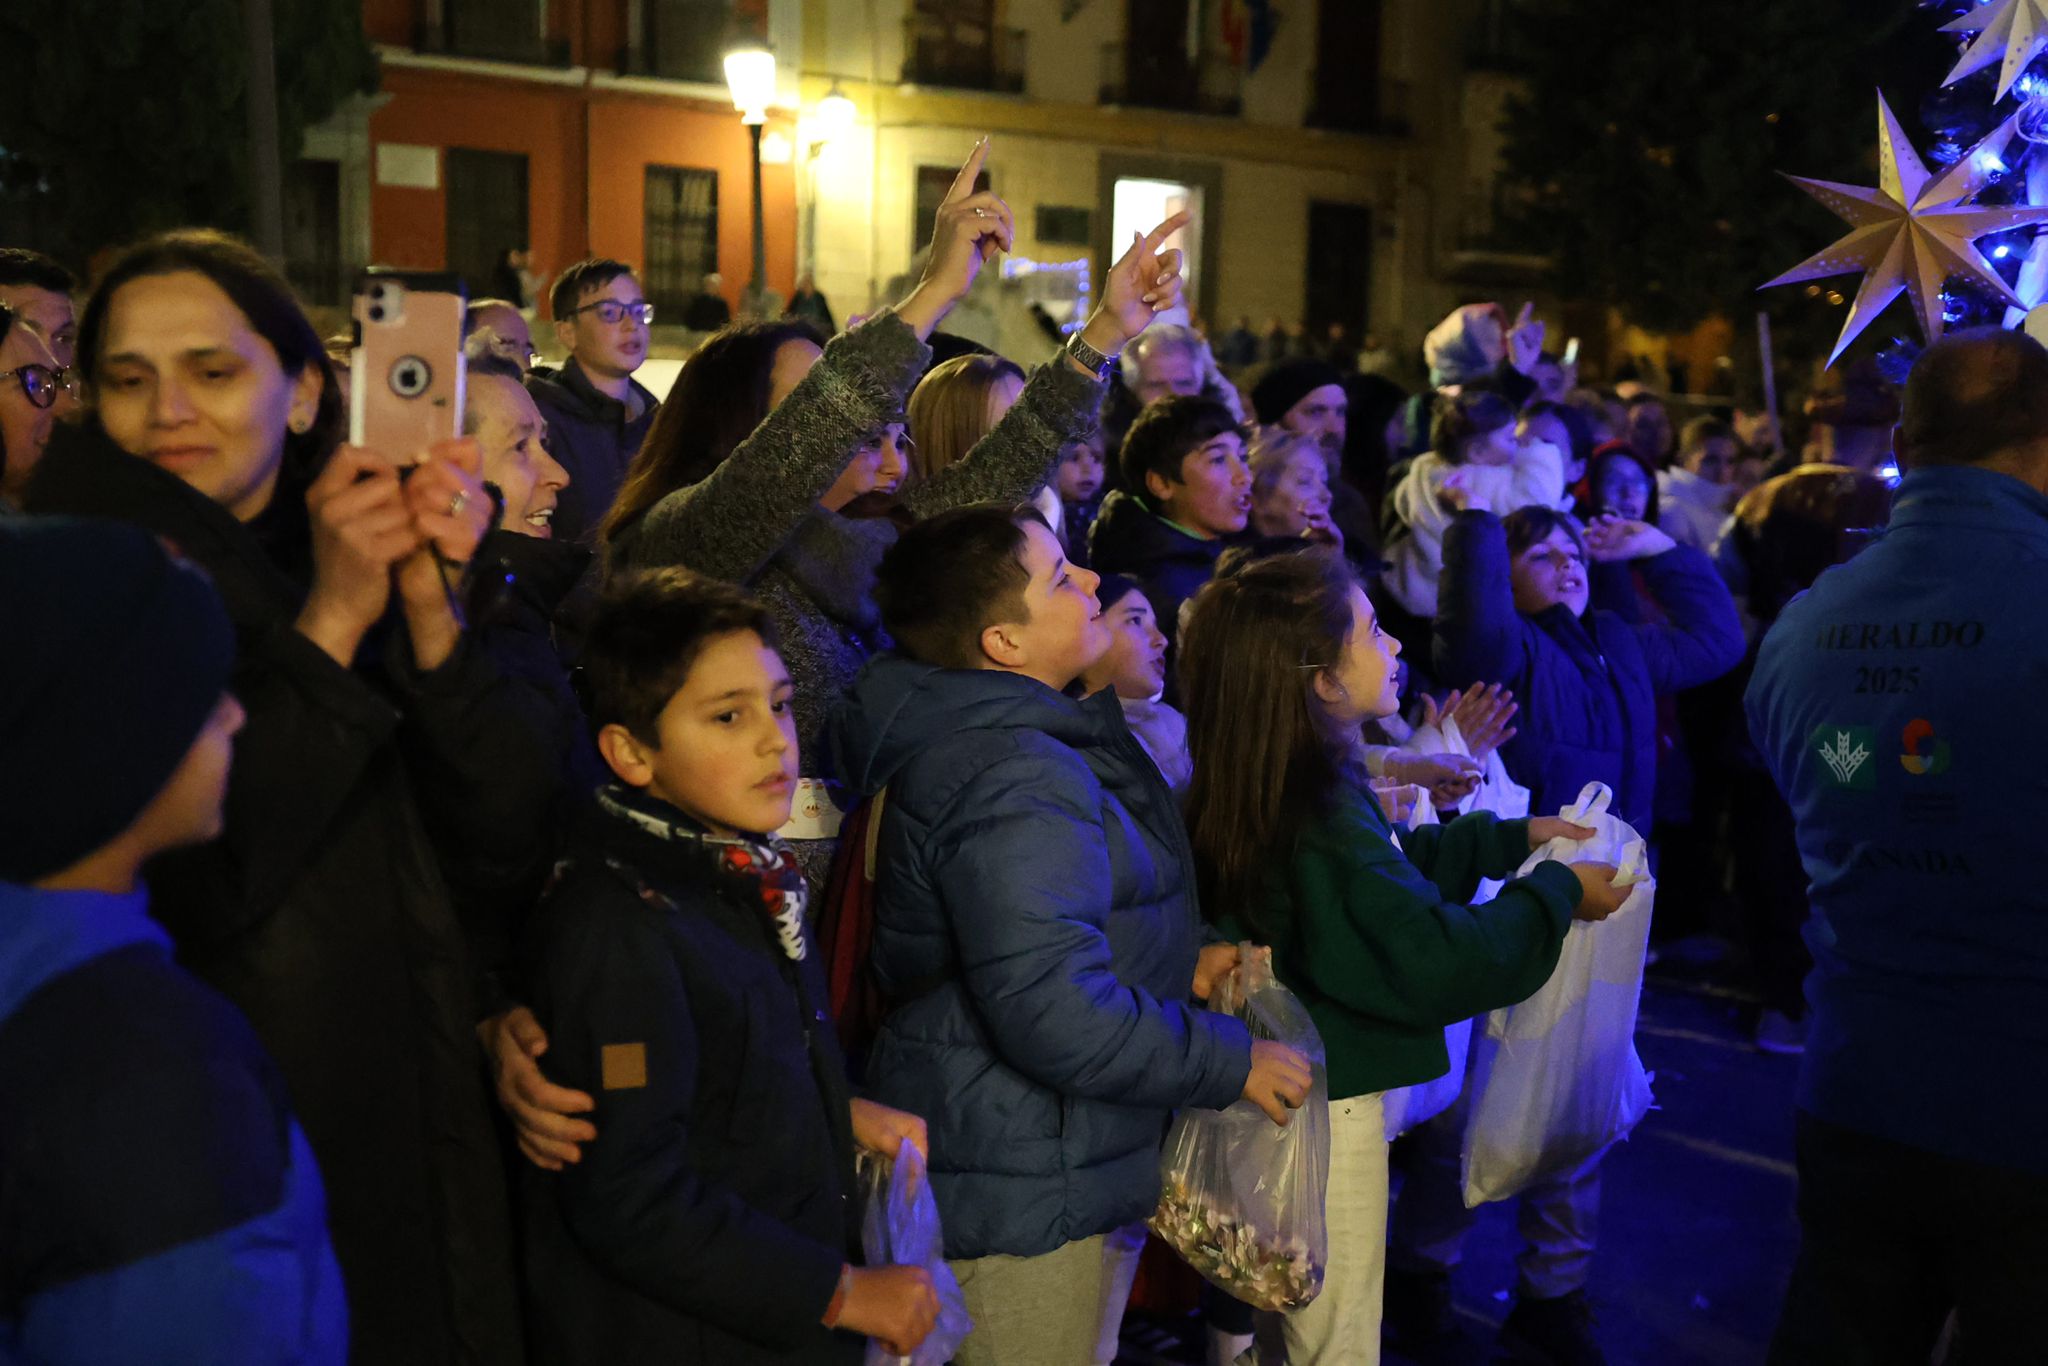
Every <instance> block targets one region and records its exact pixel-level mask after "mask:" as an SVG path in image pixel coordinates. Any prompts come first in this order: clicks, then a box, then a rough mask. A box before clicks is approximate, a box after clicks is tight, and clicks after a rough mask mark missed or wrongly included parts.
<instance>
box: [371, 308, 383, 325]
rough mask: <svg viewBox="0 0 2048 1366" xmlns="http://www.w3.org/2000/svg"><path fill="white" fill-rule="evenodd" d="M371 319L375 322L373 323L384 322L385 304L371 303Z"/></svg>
mask: <svg viewBox="0 0 2048 1366" xmlns="http://www.w3.org/2000/svg"><path fill="white" fill-rule="evenodd" d="M370 321H371V322H373V323H381V322H383V321H384V305H382V304H371V305H370Z"/></svg>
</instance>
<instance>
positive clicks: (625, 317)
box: [526, 256, 660, 542]
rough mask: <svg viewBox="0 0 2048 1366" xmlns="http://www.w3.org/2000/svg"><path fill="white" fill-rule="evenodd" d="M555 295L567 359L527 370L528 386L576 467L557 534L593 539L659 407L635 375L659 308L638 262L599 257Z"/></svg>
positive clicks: (554, 446) (561, 456)
mask: <svg viewBox="0 0 2048 1366" xmlns="http://www.w3.org/2000/svg"><path fill="white" fill-rule="evenodd" d="M548 297H549V307H550V308H551V309H552V310H553V312H554V315H555V339H556V340H557V341H559V342H560V343H561V344H562V346H563V348H564V349H566V350H567V351H568V353H569V359H568V360H566V361H564V362H563V364H562V368H561V369H560V370H557V371H555V372H554V373H553V374H551V375H545V376H544V375H541V374H539V373H535V374H532V375H529V376H528V377H527V381H526V384H527V388H528V389H529V390H531V391H532V393H533V401H534V402H535V403H536V404H538V405H539V407H540V411H541V416H542V417H544V418H546V419H547V425H548V438H549V441H548V444H549V449H550V450H551V451H552V452H553V453H554V457H555V459H557V460H559V461H560V462H561V463H562V467H563V468H564V469H566V470H567V471H568V472H569V486H568V487H567V488H565V489H563V490H562V492H561V498H560V501H559V502H558V503H557V505H556V508H555V518H554V530H555V535H556V536H557V537H559V538H562V539H565V540H571V541H586V542H587V541H589V540H591V539H592V538H593V537H594V536H595V535H596V534H597V524H598V523H599V522H601V521H602V520H604V514H605V513H606V512H607V511H609V510H610V508H611V505H612V500H613V499H614V498H616V497H618V493H619V485H620V484H621V483H623V482H624V481H625V478H626V467H627V466H628V465H630V464H632V463H633V457H634V456H635V455H637V454H639V451H640V443H641V441H642V440H644V439H645V438H646V436H647V429H648V428H649V427H651V426H653V425H654V410H655V409H656V408H658V407H659V406H660V403H659V401H658V400H656V398H655V397H654V395H653V394H651V393H649V392H648V391H647V389H646V388H645V387H644V386H643V385H641V384H640V383H639V382H638V381H637V380H635V379H634V378H633V372H634V371H635V370H638V369H639V368H640V366H641V364H642V363H643V362H645V361H646V359H647V344H648V326H649V324H651V323H652V322H653V321H654V306H653V305H652V304H650V303H648V302H647V300H646V298H645V297H644V296H643V295H642V293H641V289H640V281H639V279H638V277H636V276H635V275H634V274H633V268H632V267H631V266H629V265H627V264H626V263H625V262H623V261H613V260H610V259H608V258H605V257H598V256H593V257H591V258H589V259H588V260H583V261H578V262H577V263H576V264H575V265H573V266H570V267H569V268H568V269H567V270H565V271H563V272H562V274H561V276H560V278H558V279H557V280H556V281H555V287H554V289H553V291H552V292H551V293H550V294H549V296H548Z"/></svg>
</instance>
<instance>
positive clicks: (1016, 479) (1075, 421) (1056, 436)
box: [903, 356, 1109, 519]
mask: <svg viewBox="0 0 2048 1366" xmlns="http://www.w3.org/2000/svg"><path fill="white" fill-rule="evenodd" d="M1108 387H1109V386H1108V385H1106V384H1104V383H1102V382H1101V381H1100V380H1097V379H1095V378H1094V377H1093V376H1090V375H1084V374H1082V373H1081V372H1080V371H1079V370H1077V369H1075V368H1074V367H1073V366H1071V365H1069V364H1067V362H1066V359H1065V358H1064V357H1061V356H1055V357H1053V359H1052V360H1050V361H1048V362H1046V363H1045V364H1044V365H1041V366H1039V367H1038V372H1037V373H1036V374H1034V375H1033V376H1032V377H1031V379H1030V382H1029V383H1027V384H1025V386H1024V392H1023V393H1022V394H1020V395H1019V396H1018V398H1017V401H1016V403H1014V404H1012V405H1011V407H1010V411H1009V412H1007V413H1005V414H1003V418H1002V421H1000V422H998V423H996V425H995V427H994V429H993V430H991V431H990V432H989V434H988V435H987V436H984V437H983V438H982V439H981V440H979V441H977V442H975V443H974V449H973V450H971V451H969V452H967V454H966V455H964V456H962V457H961V458H960V460H959V461H958V462H957V463H955V464H953V465H950V466H948V467H947V468H945V469H942V470H940V471H939V472H938V473H937V474H935V475H933V476H932V477H931V478H930V479H929V480H927V481H926V482H925V483H923V484H920V485H918V486H917V487H916V488H914V489H912V490H910V492H909V493H907V494H905V495H904V496H903V503H904V506H905V507H907V508H909V509H910V511H911V513H912V514H913V515H915V516H916V517H918V518H919V519H923V518H926V517H930V516H932V515H933V514H934V513H939V512H944V511H946V510H947V509H948V508H956V507H964V506H966V505H967V504H969V503H1021V502H1023V501H1024V500H1025V499H1026V498H1029V497H1030V496H1031V495H1032V494H1034V493H1036V492H1038V490H1039V489H1040V488H1041V487H1043V486H1044V484H1045V482H1046V478H1047V476H1048V475H1049V474H1050V473H1051V470H1052V467H1053V465H1054V464H1055V463H1056V462H1057V461H1058V460H1059V458H1060V449H1061V448H1062V447H1064V446H1065V445H1067V443H1069V442H1071V441H1076V440H1079V439H1080V438H1081V437H1082V436H1084V435H1086V434H1087V433H1088V432H1089V431H1090V430H1091V429H1092V428H1093V427H1094V426H1095V415H1096V413H1097V412H1098V411H1099V410H1100V409H1101V407H1102V397H1103V395H1104V394H1105V393H1106V392H1107V391H1108Z"/></svg>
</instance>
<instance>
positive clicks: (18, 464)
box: [0, 303, 71, 509]
mask: <svg viewBox="0 0 2048 1366" xmlns="http://www.w3.org/2000/svg"><path fill="white" fill-rule="evenodd" d="M70 382H71V380H70V375H69V373H68V372H66V371H63V370H61V369H60V368H59V367H58V365H57V358H56V357H55V356H53V355H51V354H50V347H49V343H47V342H46V341H44V340H43V337H42V334H41V332H40V331H38V330H37V329H36V328H34V327H31V326H30V325H29V324H28V321H27V320H26V319H25V318H23V317H22V315H21V314H19V313H17V312H15V311H14V310H13V309H12V308H10V307H8V306H7V305H6V304H4V303H0V509H13V508H17V507H19V506H21V493H22V490H23V489H25V488H27V487H28V477H29V475H30V474H31V473H32V472H33V471H34V470H35V467H36V462H37V461H39V460H41V459H42V458H43V448H44V447H45V446H47V445H49V443H50V431H51V429H52V428H53V427H54V426H55V425H56V419H57V401H58V399H59V397H60V396H62V395H63V393H64V392H65V388H66V386H67V385H69V384H70Z"/></svg>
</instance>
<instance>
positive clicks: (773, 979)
mask: <svg viewBox="0 0 2048 1366" xmlns="http://www.w3.org/2000/svg"><path fill="white" fill-rule="evenodd" d="M586 665H587V668H588V670H589V674H590V682H591V691H592V707H593V715H592V721H593V722H594V723H595V724H596V725H597V726H598V727H599V728H600V729H599V731H598V747H599V749H600V751H601V752H602V753H603V755H604V759H605V762H606V764H607V765H608V766H609V768H610V770H611V773H612V774H613V776H614V777H615V779H616V782H614V783H613V784H612V785H611V786H608V787H606V788H604V789H603V790H602V791H600V793H599V794H598V809H597V811H596V812H595V813H593V815H592V816H591V818H590V820H589V822H588V825H587V827H586V829H585V830H584V831H583V832H582V834H581V836H580V837H579V839H578V840H577V842H576V843H575V845H574V846H573V848H572V852H571V854H570V856H569V858H568V860H567V861H566V862H565V864H564V866H563V868H562V869H561V870H560V871H559V873H558V878H557V882H556V885H555V887H554V888H553V890H552V891H551V892H550V893H549V895H548V898H547V900H546V901H545V902H544V903H543V905H542V908H541V910H540V912H539V914H538V916H537V918H536V922H535V925H534V934H533V942H532V945H531V948H532V955H531V957H532V968H531V971H530V972H529V974H528V977H529V981H530V982H531V983H532V985H533V987H534V990H535V999H534V1009H535V1013H536V1015H537V1016H538V1017H539V1019H540V1023H541V1025H542V1027H543V1028H544V1029H545V1030H546V1031H547V1036H548V1039H549V1047H548V1054H547V1058H548V1071H549V1074H550V1078H551V1080H553V1081H555V1082H557V1083H558V1084H560V1085H563V1086H568V1087H574V1088H576V1089H578V1090H581V1091H584V1092H587V1093H588V1094H589V1095H591V1096H593V1097H595V1098H596V1101H597V1104H596V1108H595V1110H594V1111H592V1112H591V1114H590V1116H589V1118H590V1120H591V1122H592V1123H594V1124H595V1126H596V1131H597V1136H596V1137H595V1139H593V1140H591V1141H589V1142H588V1143H586V1144H585V1145H584V1146H583V1151H582V1156H581V1158H580V1160H578V1161H575V1162H573V1163H571V1164H569V1165H567V1166H565V1167H564V1168H563V1169H562V1170H561V1171H559V1172H541V1171H538V1170H527V1171H525V1172H523V1173H522V1177H523V1180H524V1181H525V1183H526V1192H527V1196H528V1198H527V1201H526V1224H527V1229H528V1235H529V1238H528V1262H529V1265H528V1270H529V1283H530V1285H531V1286H532V1295H531V1302H532V1310H533V1356H534V1360H535V1361H536V1362H538V1363H548V1364H552V1363H590V1364H591V1366H599V1364H600V1363H618V1362H657V1361H660V1362H719V1363H768V1362H786V1363H792V1364H794V1363H799V1362H802V1363H812V1362H833V1361H846V1362H853V1361H857V1360H858V1359H859V1358H860V1354H861V1349H862V1344H861V1337H860V1335H861V1334H868V1335H872V1336H873V1337H875V1338H876V1339H877V1340H879V1341H881V1342H882V1343H884V1344H885V1345H886V1346H887V1347H888V1349H889V1350H890V1351H891V1352H892V1353H898V1354H902V1353H908V1352H910V1351H911V1350H913V1349H914V1348H915V1347H916V1346H917V1344H918V1343H919V1342H921V1341H922V1340H923V1339H924V1336H925V1334H926V1333H928V1332H929V1331H930V1329H931V1326H932V1322H933V1319H934V1317H935V1315H936V1313H937V1300H936V1297H935V1295H934V1292H933V1289H932V1286H931V1281H930V1278H929V1276H928V1275H927V1274H926V1273H925V1272H924V1271H923V1270H922V1269H919V1268H908V1267H858V1266H855V1265H853V1264H852V1261H851V1260H850V1258H851V1257H852V1255H853V1254H852V1253H851V1251H850V1249H852V1248H853V1247H854V1246H855V1244H856V1243H857V1241H858V1229H859V1213H860V1212H859V1209H858V1208H857V1205H856V1203H855V1201H854V1200H853V1199H852V1191H853V1179H854V1145H855V1144H856V1143H858V1144H860V1145H861V1146H863V1147H865V1148H868V1149H871V1150H873V1151H876V1152H881V1153H886V1154H888V1155H890V1156H894V1155H895V1154H896V1153H897V1152H898V1151H899V1150H900V1146H901V1144H902V1143H903V1142H904V1141H906V1140H907V1141H909V1142H911V1143H913V1144H915V1145H916V1146H917V1147H918V1148H919V1149H922V1148H923V1147H924V1143H925V1138H924V1123H923V1121H922V1120H919V1119H917V1118H915V1117H914V1116H911V1115H907V1114H903V1113H901V1112H898V1111H894V1110H889V1109H886V1108H885V1107H882V1106H879V1105H874V1104H871V1103H869V1102H867V1101H864V1100H857V1099H851V1098H850V1097H849V1093H848V1090H847V1084H846V1077H845V1072H844V1069H843V1065H842V1062H841V1060H840V1057H839V1052H838V1039H837V1035H836V1034H835V1032H834V1031H833V1029H832V1025H831V1021H830V1017H829V1016H828V1014H827V1013H826V1008H825V1001H826V994H825V987H824V979H823V973H822V972H821V970H820V968H819V966H818V957H817V955H816V954H814V953H812V952H811V946H810V943H809V941H808V938H807V936H806V933H805V922H804V913H805V905H806V898H807V893H806V884H805V882H804V878H803V873H802V870H801V869H800V868H799V867H798V866H797V863H796V861H795V857H794V855H793V854H791V853H790V851H789V849H788V847H787V846H786V845H784V844H782V843H780V842H779V841H776V840H775V839H774V838H773V837H772V836H771V835H769V834H767V833H764V832H768V831H773V830H776V829H779V828H780V827H781V826H782V825H783V823H784V822H786V821H787V820H788V819H789V807H790V795H791V792H792V791H793V790H794V787H795V783H796V773H797V747H796V730H795V721H794V719H793V718H792V715H791V711H790V693H791V688H790V683H789V674H788V672H787V670H786V669H784V667H783V664H782V660H781V658H780V657H779V656H778V655H777V654H776V652H775V647H774V645H773V643H772V633H771V628H770V626H769V621H768V615H767V610H766V609H765V608H764V607H763V606H762V605H761V604H760V603H759V602H757V601H756V600H755V599H753V598H750V597H748V596H746V595H745V594H744V593H742V592H741V591H740V590H739V589H737V588H734V587H731V586H729V585H726V584H722V583H718V582H715V581H713V580H708V579H701V578H698V577H696V576H694V575H692V574H690V573H689V572H687V571H685V570H681V569H665V570H657V571H654V572H652V573H649V574H645V575H640V576H637V577H634V578H629V579H627V580H626V581H625V582H623V583H622V584H621V585H619V587H618V588H617V589H616V590H615V591H614V593H613V594H612V595H611V596H610V597H609V598H608V599H607V601H606V602H605V604H604V605H603V606H602V607H601V608H600V610H599V613H598V615H597V618H596V620H595V621H594V622H593V624H592V628H591V634H590V639H589V645H588V652H587V655H586Z"/></svg>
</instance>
